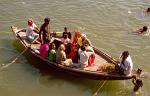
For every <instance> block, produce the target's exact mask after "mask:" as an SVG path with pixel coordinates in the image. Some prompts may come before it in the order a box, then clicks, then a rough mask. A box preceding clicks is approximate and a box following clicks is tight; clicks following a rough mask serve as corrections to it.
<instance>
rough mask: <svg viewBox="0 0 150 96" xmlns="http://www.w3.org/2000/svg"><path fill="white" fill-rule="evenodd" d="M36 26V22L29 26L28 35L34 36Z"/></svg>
mask: <svg viewBox="0 0 150 96" xmlns="http://www.w3.org/2000/svg"><path fill="white" fill-rule="evenodd" d="M36 27H37V26H36V25H35V24H34V23H33V24H32V26H28V27H27V29H26V36H27V37H29V36H33V35H34V34H33V33H34V31H33V30H34V28H36Z"/></svg>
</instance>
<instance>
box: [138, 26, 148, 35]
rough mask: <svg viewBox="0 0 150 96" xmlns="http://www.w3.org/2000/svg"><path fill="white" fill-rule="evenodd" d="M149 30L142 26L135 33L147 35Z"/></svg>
mask: <svg viewBox="0 0 150 96" xmlns="http://www.w3.org/2000/svg"><path fill="white" fill-rule="evenodd" d="M148 31H149V30H148V27H147V26H143V27H142V28H140V29H138V30H137V31H136V32H137V33H138V34H143V33H147V32H148Z"/></svg>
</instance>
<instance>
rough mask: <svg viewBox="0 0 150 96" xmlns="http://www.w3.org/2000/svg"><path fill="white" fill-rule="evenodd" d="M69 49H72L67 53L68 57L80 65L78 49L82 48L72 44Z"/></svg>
mask: <svg viewBox="0 0 150 96" xmlns="http://www.w3.org/2000/svg"><path fill="white" fill-rule="evenodd" d="M67 48H70V49H68V50H69V51H67V53H68V55H67V57H68V58H71V59H72V61H73V62H74V63H78V59H79V55H78V49H79V48H80V46H79V45H73V44H71V43H70V46H68V47H67Z"/></svg>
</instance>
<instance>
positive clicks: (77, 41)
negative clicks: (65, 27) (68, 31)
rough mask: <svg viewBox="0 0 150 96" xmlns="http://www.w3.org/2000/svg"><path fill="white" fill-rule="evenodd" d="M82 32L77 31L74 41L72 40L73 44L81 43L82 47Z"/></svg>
mask: <svg viewBox="0 0 150 96" xmlns="http://www.w3.org/2000/svg"><path fill="white" fill-rule="evenodd" d="M81 34H82V33H81V32H79V31H77V32H75V35H74V38H73V41H72V44H73V45H79V46H80V47H81V46H82V45H83V44H82V36H81Z"/></svg>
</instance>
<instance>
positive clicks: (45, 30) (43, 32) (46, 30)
mask: <svg viewBox="0 0 150 96" xmlns="http://www.w3.org/2000/svg"><path fill="white" fill-rule="evenodd" d="M49 22H50V18H49V17H46V18H45V19H44V23H43V24H42V25H41V28H40V32H39V38H40V39H41V40H42V44H43V43H44V42H45V41H46V39H49V40H51V34H50V24H49Z"/></svg>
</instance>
